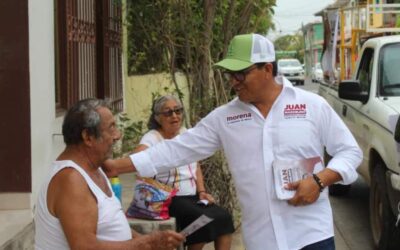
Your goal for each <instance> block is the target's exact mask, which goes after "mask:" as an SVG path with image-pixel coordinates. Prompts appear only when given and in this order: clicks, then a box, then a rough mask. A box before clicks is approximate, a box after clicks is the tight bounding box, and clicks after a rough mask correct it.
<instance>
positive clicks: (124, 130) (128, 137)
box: [113, 113, 144, 158]
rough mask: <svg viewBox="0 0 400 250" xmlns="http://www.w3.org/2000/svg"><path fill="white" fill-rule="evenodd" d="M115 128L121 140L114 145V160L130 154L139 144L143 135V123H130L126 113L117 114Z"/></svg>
mask: <svg viewBox="0 0 400 250" xmlns="http://www.w3.org/2000/svg"><path fill="white" fill-rule="evenodd" d="M117 127H118V129H119V131H120V132H121V134H122V137H121V140H119V141H118V142H117V143H116V146H114V150H113V156H114V158H118V157H121V156H123V155H125V154H127V153H130V152H132V151H133V149H134V148H135V147H136V146H137V145H138V144H139V142H140V139H141V138H142V136H143V133H144V123H143V121H139V122H132V121H131V119H130V118H129V117H128V116H127V114H126V113H118V116H117Z"/></svg>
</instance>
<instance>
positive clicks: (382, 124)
mask: <svg viewBox="0 0 400 250" xmlns="http://www.w3.org/2000/svg"><path fill="white" fill-rule="evenodd" d="M319 94H320V95H321V96H323V97H325V99H326V100H327V101H328V102H329V103H330V105H331V106H332V107H333V108H334V109H335V111H336V112H337V113H338V114H339V115H340V116H341V117H342V119H343V121H344V122H345V123H346V124H347V126H348V127H349V129H350V130H351V131H352V133H353V135H354V137H355V138H356V140H357V142H358V143H359V145H360V147H361V148H362V150H363V153H364V157H363V161H362V163H361V166H360V167H359V168H358V172H359V173H360V175H361V176H362V177H363V178H364V179H365V180H366V181H367V183H368V184H369V185H370V207H369V211H370V223H371V229H372V235H373V238H374V241H375V244H376V246H377V247H378V249H400V223H399V222H398V221H399V220H400V214H399V213H400V144H399V142H400V122H399V114H400V36H399V35H397V36H384V37H377V38H372V39H370V40H367V41H366V42H365V43H364V44H363V47H362V49H361V53H360V56H359V60H358V62H357V68H356V70H355V72H354V76H353V79H352V80H346V81H342V82H340V83H339V84H338V85H337V84H327V83H325V82H324V81H322V82H320V86H319ZM328 157H329V156H328ZM344 190H345V191H348V190H349V187H341V186H338V185H335V186H333V187H332V190H330V191H331V192H330V193H331V194H335V193H338V191H342V193H343V191H344ZM366 209H367V208H366ZM396 222H397V223H396Z"/></svg>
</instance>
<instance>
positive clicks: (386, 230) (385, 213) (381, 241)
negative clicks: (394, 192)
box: [369, 163, 400, 250]
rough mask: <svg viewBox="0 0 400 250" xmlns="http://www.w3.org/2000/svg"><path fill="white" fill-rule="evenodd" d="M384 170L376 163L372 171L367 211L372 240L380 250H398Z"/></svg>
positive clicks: (397, 231) (397, 235)
mask: <svg viewBox="0 0 400 250" xmlns="http://www.w3.org/2000/svg"><path fill="white" fill-rule="evenodd" d="M385 171H386V168H385V166H384V164H382V163H378V164H377V165H376V167H375V169H374V171H373V174H372V178H371V187H370V195H369V197H370V198H369V208H370V209H369V211H370V216H369V217H370V224H371V231H372V238H373V240H374V243H375V246H376V247H377V248H378V249H380V250H392V249H393V250H394V249H400V240H399V229H398V228H396V226H395V222H396V221H395V219H396V218H395V215H394V214H393V212H392V210H391V208H390V203H389V198H388V195H387V191H386V178H385Z"/></svg>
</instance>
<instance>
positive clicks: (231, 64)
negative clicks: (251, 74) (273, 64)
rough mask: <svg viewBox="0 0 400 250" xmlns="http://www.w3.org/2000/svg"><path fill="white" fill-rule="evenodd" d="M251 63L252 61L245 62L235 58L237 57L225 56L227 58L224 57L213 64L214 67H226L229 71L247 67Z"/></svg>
mask: <svg viewBox="0 0 400 250" xmlns="http://www.w3.org/2000/svg"><path fill="white" fill-rule="evenodd" d="M253 64H254V63H252V62H246V61H241V60H237V59H230V58H227V59H224V60H222V61H219V62H217V63H216V64H214V67H221V68H224V69H227V70H229V71H240V70H244V69H247V68H248V67H250V66H251V65H253Z"/></svg>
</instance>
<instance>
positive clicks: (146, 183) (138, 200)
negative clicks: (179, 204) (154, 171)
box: [126, 176, 178, 220]
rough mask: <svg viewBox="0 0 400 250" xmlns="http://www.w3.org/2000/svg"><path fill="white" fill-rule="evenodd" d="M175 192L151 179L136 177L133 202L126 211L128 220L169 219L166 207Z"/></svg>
mask: <svg viewBox="0 0 400 250" xmlns="http://www.w3.org/2000/svg"><path fill="white" fill-rule="evenodd" d="M177 191H178V190H176V189H175V188H173V187H170V186H167V185H165V184H163V183H160V182H158V181H156V180H154V179H152V178H145V177H139V176H138V177H137V178H136V186H135V190H134V196H133V200H132V202H131V204H130V206H129V208H128V210H127V211H126V216H127V217H130V218H141V219H151V220H167V219H169V210H168V207H169V205H170V204H171V201H172V197H174V196H175V194H176V192H177Z"/></svg>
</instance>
